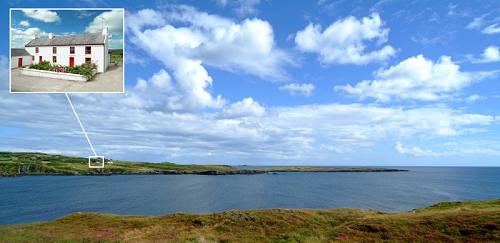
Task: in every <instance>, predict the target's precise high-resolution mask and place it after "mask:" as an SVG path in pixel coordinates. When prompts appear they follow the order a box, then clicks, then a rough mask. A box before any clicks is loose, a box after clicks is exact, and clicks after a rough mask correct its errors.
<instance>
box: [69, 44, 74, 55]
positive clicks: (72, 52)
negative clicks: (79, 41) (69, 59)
mask: <svg viewBox="0 0 500 243" xmlns="http://www.w3.org/2000/svg"><path fill="white" fill-rule="evenodd" d="M69 54H75V47H74V46H70V47H69Z"/></svg>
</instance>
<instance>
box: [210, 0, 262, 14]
mask: <svg viewBox="0 0 500 243" xmlns="http://www.w3.org/2000/svg"><path fill="white" fill-rule="evenodd" d="M215 2H216V3H217V5H219V6H221V7H226V6H228V5H229V6H231V7H232V8H233V10H234V12H235V13H236V15H238V16H239V17H245V16H249V15H255V14H257V13H258V12H259V11H258V9H257V5H259V4H260V0H215Z"/></svg>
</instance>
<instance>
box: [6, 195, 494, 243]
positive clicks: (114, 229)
mask: <svg viewBox="0 0 500 243" xmlns="http://www.w3.org/2000/svg"><path fill="white" fill-rule="evenodd" d="M64 241H68V242H97V241H106V242H114V241H128V242H159V241H162V242H340V241H348V242H367V241H368V242H373V241H376V242H381V241H391V242H401V241H403V242H464V241H465V242H498V241H500V199H497V200H492V201H477V202H459V203H448V202H447V203H440V204H437V205H434V206H431V207H427V208H421V209H417V210H414V211H412V212H403V213H386V212H379V211H373V210H369V211H364V210H359V209H328V210H313V209H294V210H288V209H269V210H246V211H228V212H222V213H216V214H207V215H192V214H174V215H168V216H161V217H141V216H117V215H111V214H96V213H74V214H71V215H69V216H66V217H63V218H60V219H58V220H55V221H52V222H42V223H34V224H25V225H12V226H3V227H0V242H64Z"/></svg>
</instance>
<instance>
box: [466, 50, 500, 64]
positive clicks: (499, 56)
mask: <svg viewBox="0 0 500 243" xmlns="http://www.w3.org/2000/svg"><path fill="white" fill-rule="evenodd" d="M471 56H472V55H471ZM470 59H471V61H472V62H474V63H487V62H498V61H500V50H499V49H498V47H497V46H489V47H487V48H486V49H484V51H483V53H482V54H481V57H480V58H474V57H471V58H470Z"/></svg>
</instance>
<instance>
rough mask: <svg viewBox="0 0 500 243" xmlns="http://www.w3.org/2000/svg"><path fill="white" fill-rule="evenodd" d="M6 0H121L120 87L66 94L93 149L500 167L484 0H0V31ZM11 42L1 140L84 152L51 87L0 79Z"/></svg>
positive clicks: (499, 70)
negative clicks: (26, 90) (12, 85)
mask: <svg viewBox="0 0 500 243" xmlns="http://www.w3.org/2000/svg"><path fill="white" fill-rule="evenodd" d="M9 7H106V8H108V7H110V8H111V7H120V8H121V7H123V8H125V11H126V12H125V25H126V29H125V58H126V67H125V79H126V80H125V82H126V92H125V93H124V94H85V95H84V94H78V95H76V94H75V95H71V97H72V99H73V103H74V105H75V108H76V109H77V111H78V112H79V115H80V118H81V120H82V122H83V123H84V125H85V128H86V130H87V132H88V133H89V136H90V137H91V139H92V142H93V144H94V147H95V149H96V151H97V153H98V154H99V155H104V156H106V157H109V158H114V159H126V160H142V161H173V162H180V163H219V164H249V165H277V164H285V165H292V164H301V165H381V166H387V165H423V166H427V165H450V166H500V108H499V107H500V52H499V47H500V17H499V16H500V2H499V1H496V0H491V1H478V0H476V1H420V0H419V1H392V0H381V1H329V0H319V1H316V2H313V1H286V4H284V1H272V0H268V1H259V0H250V1H236V0H235V1H231V0H214V1H165V2H163V1H140V2H138V1H72V2H71V3H69V2H64V3H59V1H43V2H41V1H3V2H2V3H1V9H3V10H2V12H1V13H0V17H1V18H2V19H3V20H5V21H2V22H1V23H0V30H1V31H2V32H3V33H8V31H9V26H8V21H7V20H8V17H9V16H8V8H9ZM49 15H52V18H55V19H57V17H59V18H61V20H60V21H61V23H62V22H63V21H62V20H64V19H65V18H66V17H65V16H64V15H65V14H64V13H61V11H57V12H55V11H51V13H49ZM55 16H57V17H55ZM14 17H15V16H14ZM18 17H19V18H17V17H16V20H15V21H14V23H13V28H15V29H16V31H21V32H26V31H28V29H29V28H30V27H33V26H36V27H37V28H39V29H40V31H43V32H48V31H54V32H57V33H65V32H72V31H73V30H72V28H66V27H63V25H62V24H61V25H58V26H59V27H53V28H55V29H53V30H52V29H50V28H52V27H50V28H49V25H50V24H49V23H44V22H43V21H42V22H40V21H38V20H36V19H33V18H30V17H28V16H25V15H21V14H19V16H18ZM73 19H74V21H76V18H73ZM85 19H86V20H87V22H86V23H87V24H85V25H81V26H79V27H78V28H77V30H75V31H82V30H84V29H86V27H85V26H87V25H89V24H90V23H91V21H92V19H95V16H87V17H85ZM21 21H28V22H29V24H30V26H23V23H21ZM50 26H55V25H50ZM8 43H9V39H8V36H7V35H3V36H2V37H0V44H1V46H2V48H1V52H0V63H1V67H2V69H1V71H0V75H1V76H0V77H1V81H2V87H1V88H0V92H2V93H1V94H0V150H2V151H43V152H51V153H62V154H68V155H79V156H88V155H91V150H90V148H89V146H88V145H87V143H86V140H85V138H84V137H83V135H82V133H81V131H80V128H79V125H78V123H77V121H76V119H75V117H74V116H73V114H72V112H71V108H70V107H69V105H68V103H67V101H66V99H65V97H64V95H63V94H9V93H8V87H7V86H8V69H7V65H8V58H7V57H8V55H9V53H8Z"/></svg>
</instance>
